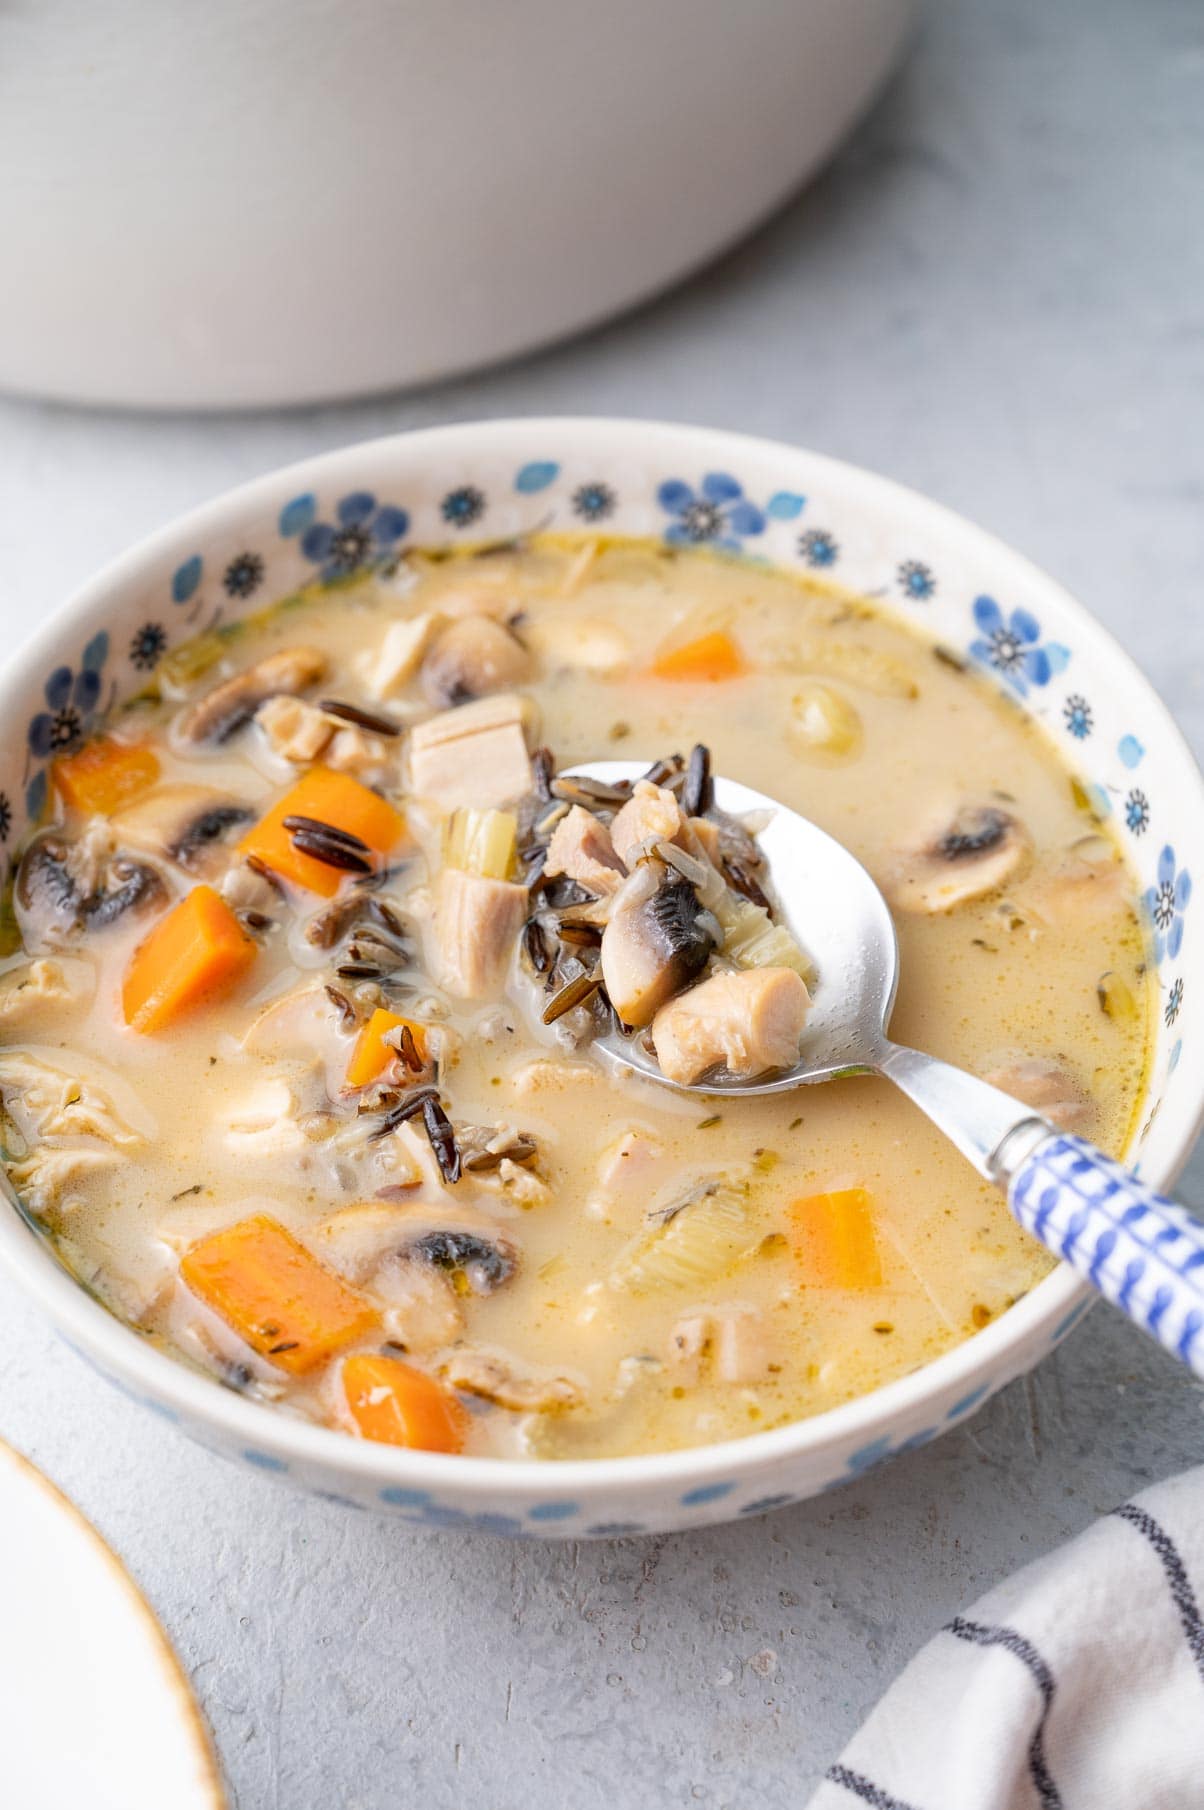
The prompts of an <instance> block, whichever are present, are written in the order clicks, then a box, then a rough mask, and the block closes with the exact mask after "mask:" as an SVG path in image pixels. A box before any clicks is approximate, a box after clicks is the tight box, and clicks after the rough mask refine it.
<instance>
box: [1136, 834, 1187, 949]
mask: <svg viewBox="0 0 1204 1810" xmlns="http://www.w3.org/2000/svg"><path fill="white" fill-rule="evenodd" d="M1176 866H1177V864H1176V861H1175V851H1174V849H1173V848H1171V846H1170V845H1169V843H1168V844H1167V846H1166V847H1165V848H1164V849H1163V851H1162V853H1161V854H1160V855H1159V857H1158V879H1157V882H1156V883H1155V884H1154V885H1153V886H1151V887H1150V888H1149V889H1148V891H1147V892H1146V895H1145V905H1146V910H1147V911H1148V912H1149V914H1150V922H1151V923H1152V924H1153V926H1154V954H1155V957H1156V958H1157V960H1158V961H1162V960H1163V959H1164V957H1166V956H1168V955H1169V956H1170V958H1171V960H1172V961H1174V959H1175V957H1176V956H1177V955H1178V953H1179V950H1180V947H1181V946H1182V943H1183V913H1184V912H1185V911H1186V910H1187V907H1188V904H1189V903H1190V901H1191V875H1190V874H1189V873H1188V871H1187V869H1186V868H1185V867H1179V868H1178V871H1176Z"/></svg>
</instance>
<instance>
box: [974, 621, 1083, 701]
mask: <svg viewBox="0 0 1204 1810" xmlns="http://www.w3.org/2000/svg"><path fill="white" fill-rule="evenodd" d="M974 621H975V623H976V625H977V627H978V629H979V631H980V632H979V634H978V635H976V636H975V638H974V640H972V641H971V643H970V649H969V651H970V654H971V657H972V658H973V659H975V660H977V661H978V662H979V664H980V665H982V666H990V667H993V668H994V669H995V671H996V672H998V673H1000V674H1001V675H1002V677H1003V678H1004V679H1005V680H1006V681H1007V683H1008V684H1009V685H1010V686H1011V687H1012V689H1013V691H1017V692H1019V694H1020V696H1021V697H1024V696H1025V695H1026V693H1027V691H1028V688H1029V686H1030V685H1048V684H1049V681H1050V680H1051V679H1052V678H1053V676H1054V674H1055V673H1057V672H1062V671H1063V670H1064V669H1065V667H1066V665H1067V662H1068V661H1069V659H1070V650H1069V649H1068V648H1065V647H1063V646H1062V645H1061V644H1060V643H1059V642H1056V641H1051V642H1049V643H1048V644H1047V645H1046V646H1044V647H1042V646H1041V624H1040V623H1039V622H1038V621H1037V618H1036V617H1035V616H1034V615H1033V614H1032V613H1031V611H1029V610H1025V609H1014V610H1012V611H1010V612H1009V614H1008V615H1006V616H1005V615H1004V613H1003V611H1002V610H1001V609H1000V607H999V605H998V604H997V603H996V601H995V599H994V598H993V597H976V598H975V600H974Z"/></svg>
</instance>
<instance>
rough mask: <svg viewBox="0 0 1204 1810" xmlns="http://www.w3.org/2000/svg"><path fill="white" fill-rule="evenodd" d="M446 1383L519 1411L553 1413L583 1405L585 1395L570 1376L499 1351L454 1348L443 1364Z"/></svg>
mask: <svg viewBox="0 0 1204 1810" xmlns="http://www.w3.org/2000/svg"><path fill="white" fill-rule="evenodd" d="M440 1369H441V1371H442V1373H443V1378H444V1381H445V1382H448V1383H450V1384H451V1386H452V1388H453V1389H461V1390H463V1391H464V1393H465V1394H466V1395H479V1396H481V1397H482V1399H483V1400H485V1401H491V1402H495V1403H496V1404H497V1406H498V1407H499V1408H511V1409H513V1410H514V1411H515V1412H516V1413H526V1414H532V1413H534V1414H551V1413H554V1412H556V1411H557V1410H558V1409H564V1408H576V1407H579V1406H580V1405H581V1401H582V1399H583V1398H582V1394H581V1390H580V1388H579V1387H578V1386H577V1384H576V1383H574V1382H572V1381H571V1380H570V1379H569V1378H568V1377H567V1376H554V1375H552V1374H551V1373H550V1372H547V1371H540V1370H536V1369H535V1368H534V1367H533V1366H527V1365H520V1364H519V1363H518V1361H517V1360H516V1359H515V1358H512V1357H507V1356H503V1354H502V1353H501V1352H496V1351H483V1350H481V1351H474V1350H471V1349H469V1348H467V1347H464V1348H461V1349H459V1350H456V1351H453V1352H452V1353H451V1355H450V1357H448V1358H446V1359H445V1360H444V1362H443V1363H442V1364H441V1365H440Z"/></svg>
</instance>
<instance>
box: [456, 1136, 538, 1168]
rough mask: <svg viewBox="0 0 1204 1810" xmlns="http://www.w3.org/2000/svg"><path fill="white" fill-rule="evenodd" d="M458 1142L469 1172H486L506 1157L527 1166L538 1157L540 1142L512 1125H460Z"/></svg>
mask: <svg viewBox="0 0 1204 1810" xmlns="http://www.w3.org/2000/svg"><path fill="white" fill-rule="evenodd" d="M456 1142H457V1143H458V1144H459V1146H460V1159H461V1161H462V1162H463V1164H464V1169H465V1173H466V1174H468V1175H486V1174H488V1173H489V1172H490V1171H491V1170H494V1169H497V1168H499V1167H500V1165H501V1163H502V1161H503V1159H506V1160H508V1161H509V1162H512V1163H517V1164H519V1165H520V1166H521V1167H523V1168H525V1167H526V1166H527V1165H528V1164H531V1163H534V1162H535V1161H536V1159H537V1157H538V1156H539V1145H538V1143H537V1142H536V1140H535V1139H534V1138H533V1137H530V1136H529V1135H528V1134H527V1133H526V1132H523V1131H519V1130H517V1129H516V1128H515V1127H514V1126H513V1125H457V1127H456Z"/></svg>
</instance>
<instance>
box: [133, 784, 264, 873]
mask: <svg viewBox="0 0 1204 1810" xmlns="http://www.w3.org/2000/svg"><path fill="white" fill-rule="evenodd" d="M254 816H255V812H254V811H252V810H251V809H250V808H249V807H248V806H247V805H245V804H240V803H239V801H238V800H237V799H234V798H230V797H228V796H227V795H226V794H225V793H222V792H217V791H214V789H213V788H212V787H211V786H189V785H178V786H160V787H159V788H158V789H157V791H154V792H151V793H149V794H148V795H147V796H146V797H145V798H139V799H138V800H137V801H136V802H135V803H134V804H131V805H127V806H126V808H125V810H124V811H118V812H117V813H116V814H115V815H114V816H113V817H112V818H110V820H109V821H110V824H111V827H112V830H113V834H114V835H115V836H116V837H117V840H118V841H119V842H120V843H122V844H124V845H125V846H126V847H127V848H136V849H141V850H142V851H143V852H144V853H146V854H150V855H165V856H166V857H167V859H168V860H169V861H174V862H176V863H177V865H178V866H180V867H185V868H187V869H188V870H189V872H190V873H195V874H212V873H219V872H220V871H221V870H222V868H223V867H224V865H225V857H224V855H223V854H222V853H221V852H220V851H219V846H218V845H219V844H220V843H222V842H223V841H224V839H225V837H226V835H227V833H228V832H229V831H230V830H232V829H236V828H237V827H238V825H239V824H243V823H250V821H251V819H252V818H253V817H254Z"/></svg>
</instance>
